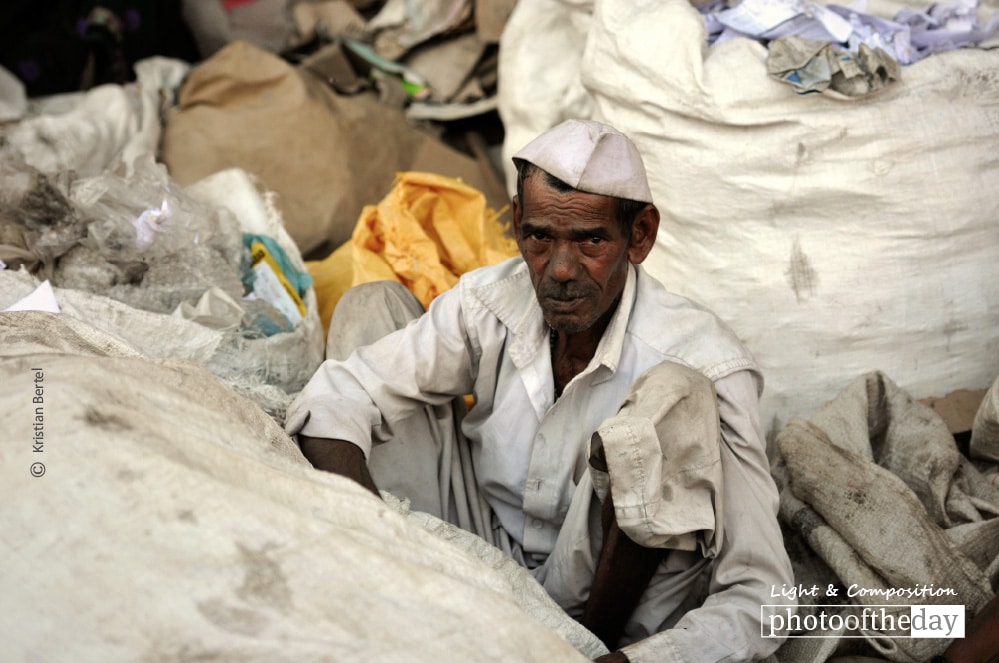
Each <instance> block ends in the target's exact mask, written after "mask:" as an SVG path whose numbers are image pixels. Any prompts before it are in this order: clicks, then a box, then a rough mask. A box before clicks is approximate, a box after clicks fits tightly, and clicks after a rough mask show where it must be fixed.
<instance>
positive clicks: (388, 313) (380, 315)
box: [326, 281, 425, 360]
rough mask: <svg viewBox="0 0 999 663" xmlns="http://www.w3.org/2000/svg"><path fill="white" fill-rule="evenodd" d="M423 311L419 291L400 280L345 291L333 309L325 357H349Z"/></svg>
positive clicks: (375, 283) (399, 327) (370, 284)
mask: <svg viewBox="0 0 999 663" xmlns="http://www.w3.org/2000/svg"><path fill="white" fill-rule="evenodd" d="M424 311H425V310H424V308H423V304H421V303H420V300H419V299H417V298H416V295H414V294H413V293H412V292H410V291H409V290H408V289H407V288H406V286H404V285H402V284H401V283H399V282H397V281H374V282H371V283H362V284H360V285H356V286H354V287H353V288H351V289H350V290H348V291H347V292H345V293H344V294H343V296H342V297H341V298H340V301H339V302H337V305H336V309H334V311H333V317H332V318H331V319H330V331H329V336H328V337H327V338H326V357H327V358H328V359H337V360H343V359H346V358H347V357H348V356H350V353H352V352H353V351H354V350H356V349H357V348H359V347H363V346H365V345H370V344H371V343H374V342H375V341H377V340H378V339H380V338H382V337H383V336H387V335H388V334H391V333H392V332H394V331H395V330H397V329H402V328H403V327H405V326H406V324H407V323H409V321H411V320H415V319H416V318H418V317H420V316H421V315H423V313H424Z"/></svg>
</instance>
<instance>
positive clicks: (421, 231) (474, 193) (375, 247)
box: [307, 172, 518, 332]
mask: <svg viewBox="0 0 999 663" xmlns="http://www.w3.org/2000/svg"><path fill="white" fill-rule="evenodd" d="M517 252H518V251H517V244H516V242H515V241H514V240H513V239H512V238H511V237H509V236H508V235H507V233H506V232H505V229H504V227H503V225H502V224H501V223H500V222H499V219H498V214H497V213H496V212H494V211H493V210H491V209H488V208H487V207H486V203H485V197H484V196H483V195H482V193H481V192H479V191H478V190H476V189H474V188H472V187H470V186H468V185H466V184H464V183H463V182H461V181H460V180H457V179H454V178H450V177H444V176H442V175H435V174H433V173H421V172H405V173H399V174H398V175H397V177H396V181H395V184H394V185H393V187H392V190H391V191H389V193H388V195H387V196H385V198H383V199H382V201H381V202H380V203H378V205H368V206H366V207H365V208H364V210H363V211H362V212H361V216H360V218H359V219H358V221H357V225H356V226H355V227H354V233H353V235H352V237H351V240H350V241H349V242H347V243H345V244H343V245H342V246H341V247H340V248H339V249H337V250H336V251H334V252H333V253H332V254H331V255H330V256H329V257H327V258H326V259H324V260H321V261H314V262H309V263H307V267H308V268H309V272H310V273H311V274H312V277H313V280H314V281H315V289H316V296H317V298H318V300H319V315H320V317H321V319H322V321H323V325H324V326H325V327H326V330H327V332H329V321H330V316H332V315H333V309H334V308H336V303H337V301H339V299H340V297H341V296H342V295H343V293H344V292H346V291H347V290H348V289H349V288H351V287H353V286H355V285H359V284H361V283H368V282H371V281H380V280H395V281H399V282H400V283H402V284H403V285H405V286H406V287H407V288H409V290H411V291H412V292H413V294H415V295H416V297H417V298H418V299H419V300H420V301H421V302H422V303H423V305H424V306H430V302H431V301H433V299H434V298H435V297H436V296H437V295H439V294H441V293H442V292H444V291H446V290H448V289H449V288H451V287H452V286H454V284H455V283H457V282H458V277H460V276H461V275H462V274H464V273H465V272H467V271H470V270H473V269H476V268H478V267H484V266H486V265H494V264H496V263H499V262H502V261H503V260H506V259H507V258H511V257H513V256H515V255H517Z"/></svg>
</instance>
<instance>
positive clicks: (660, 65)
mask: <svg viewBox="0 0 999 663" xmlns="http://www.w3.org/2000/svg"><path fill="white" fill-rule="evenodd" d="M889 15H890V14H889ZM500 54H501V61H500V81H501V86H500V112H501V116H502V118H503V121H504V126H505V128H506V130H507V133H506V142H505V144H504V155H505V156H506V157H509V156H510V155H511V154H513V153H514V151H516V150H517V149H519V148H520V147H522V146H523V145H524V144H526V143H527V141H528V140H530V139H531V138H533V137H534V136H535V135H536V134H537V133H539V132H540V131H543V130H545V129H547V128H549V127H550V126H552V125H553V124H554V123H556V122H557V121H558V120H560V119H562V118H563V117H566V116H579V117H590V118H592V119H596V120H601V121H605V122H608V123H609V124H611V125H614V126H616V127H617V128H619V129H621V130H622V131H624V132H625V133H627V134H628V135H630V136H631V137H632V138H633V139H634V140H635V142H636V144H637V145H638V148H639V150H640V151H641V152H642V155H643V157H644V159H645V162H646V166H647V169H648V172H649V176H650V184H651V186H652V192H653V196H654V198H655V201H656V203H657V205H658V206H659V208H660V210H661V211H662V216H663V222H662V225H661V227H660V232H659V236H658V239H657V242H656V245H655V248H654V249H653V252H652V254H651V255H650V256H649V258H648V259H647V260H646V262H645V266H646V268H647V269H648V271H649V272H650V273H651V274H652V275H653V276H655V277H656V278H658V279H659V280H660V281H662V282H663V283H664V284H665V286H666V287H667V288H668V289H670V290H673V291H676V292H678V293H680V294H683V295H686V296H689V297H691V298H692V299H694V300H696V301H698V302H700V303H701V304H703V305H705V306H707V307H708V308H710V309H712V310H713V311H715V312H716V313H717V314H718V315H720V316H721V317H722V318H723V319H725V320H726V321H727V322H728V323H729V324H730V325H731V326H732V327H733V328H734V330H735V331H736V333H737V334H738V335H739V336H740V337H741V339H742V340H743V341H744V342H745V343H746V345H747V346H748V347H749V349H750V350H751V351H752V352H753V353H754V354H755V356H756V358H757V360H758V362H759V364H760V365H761V368H762V370H763V373H764V375H765V377H766V380H767V387H766V390H765V393H764V398H763V401H762V403H761V409H762V413H763V416H764V420H765V421H767V423H768V425H769V427H770V429H771V431H772V432H776V431H778V430H780V428H781V425H782V422H786V421H788V420H789V419H790V418H791V417H793V416H801V415H805V414H807V413H809V412H811V411H813V410H814V409H816V408H817V407H819V406H820V405H821V404H823V403H824V402H826V401H827V400H829V399H830V398H832V397H833V396H834V395H835V393H836V391H837V390H838V388H839V386H840V385H842V384H843V383H844V382H845V381H847V380H850V379H852V378H853V376H855V375H857V374H860V373H864V372H867V371H870V370H875V369H879V370H883V371H885V372H886V373H888V374H890V375H892V377H893V379H895V380H896V381H897V382H898V383H899V384H900V385H902V386H903V387H904V388H905V389H906V390H908V391H909V392H910V393H912V394H913V395H914V396H915V397H917V398H923V397H926V396H932V395H940V394H945V393H947V392H949V391H952V390H954V389H958V388H968V389H977V388H984V387H987V386H988V385H989V384H990V383H991V381H992V380H993V379H994V377H995V375H996V374H997V373H999V290H997V289H996V288H992V287H988V284H992V283H995V282H996V279H997V277H999V273H997V269H999V267H997V266H999V226H997V225H996V223H995V219H996V217H997V214H999V198H997V197H996V196H995V195H994V193H993V192H994V191H995V190H997V188H999V161H997V160H996V159H995V154H996V151H997V149H999V138H997V133H996V131H995V127H996V118H997V117H999V92H997V90H999V87H997V86H996V85H995V84H994V80H995V71H996V68H997V66H999V51H985V50H979V49H964V50H958V51H952V52H947V53H941V54H938V55H934V56H932V57H929V58H926V59H925V60H922V61H920V62H918V63H916V64H914V65H912V66H909V67H906V68H904V69H903V70H902V78H901V81H899V82H896V83H893V84H891V85H889V86H887V87H886V88H885V89H884V90H883V91H881V92H879V93H875V94H871V95H868V96H865V97H861V98H856V99H844V98H842V97H837V96H833V95H830V94H825V93H824V94H814V95H809V96H797V95H795V94H794V92H793V90H791V88H790V87H788V86H786V85H784V84H782V83H779V82H777V81H775V80H773V79H770V78H768V76H767V73H766V55H767V51H766V48H765V47H764V46H762V45H761V44H759V43H757V42H755V41H751V40H748V39H734V40H731V41H728V42H725V43H723V44H718V45H716V46H714V47H712V48H711V49H708V48H707V47H706V39H705V28H704V23H703V19H702V17H701V16H700V15H699V13H698V12H697V11H696V10H695V9H694V8H693V7H692V6H691V5H690V4H689V3H688V2H686V0H665V1H662V2H660V1H658V0H656V1H651V0H644V1H640V2H633V1H631V0H598V1H596V2H568V1H564V2H559V1H557V0H543V1H541V2H537V3H518V5H517V7H516V9H515V11H514V13H513V15H512V16H511V18H510V22H509V24H508V29H507V30H506V31H505V33H504V39H503V42H502V44H501V51H500ZM539 72H541V73H540V75H539ZM507 184H508V188H512V184H513V179H512V176H511V177H508V180H507Z"/></svg>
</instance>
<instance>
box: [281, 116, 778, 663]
mask: <svg viewBox="0 0 999 663" xmlns="http://www.w3.org/2000/svg"><path fill="white" fill-rule="evenodd" d="M514 161H515V163H516V165H517V169H518V179H517V195H516V197H515V198H514V200H513V224H514V232H515V233H516V238H517V243H518V246H519V248H520V252H521V255H522V257H520V258H515V259H512V260H509V261H507V262H505V263H502V264H500V265H497V266H494V267H487V268H483V269H479V270H476V271H473V272H470V273H468V274H465V275H464V276H463V277H462V278H461V280H460V281H459V283H458V284H457V285H456V286H455V287H454V288H453V289H452V290H450V291H448V292H446V293H444V294H442V295H441V296H440V297H438V298H437V299H436V300H435V301H434V303H433V304H432V305H431V306H430V310H429V311H428V312H426V313H423V311H422V308H421V307H420V305H419V303H418V302H417V301H416V299H415V297H412V295H410V294H409V293H408V291H406V290H405V289H404V288H402V287H401V286H399V287H396V286H398V284H390V285H386V284H369V285H368V286H362V287H360V288H355V289H353V290H352V291H350V292H348V294H347V296H346V297H345V298H344V299H343V300H341V303H340V304H339V306H338V307H337V311H336V314H335V315H334V319H333V321H332V324H331V329H330V339H329V343H330V345H329V348H328V356H329V357H332V359H328V360H327V361H326V363H324V364H323V366H322V367H321V368H320V370H319V371H318V372H317V374H316V375H315V377H314V378H313V379H312V381H311V382H310V383H309V385H308V386H307V387H306V389H305V390H304V391H303V393H302V394H301V396H300V397H299V398H298V399H297V400H296V402H295V403H294V404H293V406H292V407H291V408H290V409H289V413H288V423H287V429H288V432H289V433H291V434H296V435H297V436H298V440H299V444H300V445H301V449H302V451H303V453H304V454H305V456H306V457H307V458H308V459H309V460H310V462H312V463H313V465H315V466H316V467H317V468H320V469H324V470H328V471H332V472H337V473H340V474H343V475H346V476H349V477H352V478H354V479H355V480H357V481H359V482H360V483H362V484H363V485H365V486H367V487H368V488H370V489H371V490H373V491H375V492H376V493H377V489H376V485H377V486H378V487H380V488H384V489H386V490H388V491H389V492H393V493H396V494H399V495H400V496H404V497H407V498H409V499H410V500H411V501H412V505H413V508H416V509H420V510H426V511H429V512H431V513H434V514H435V515H437V516H439V517H441V518H444V519H446V520H449V521H451V522H454V523H456V524H459V525H460V526H462V527H464V528H466V529H469V530H471V531H474V532H476V533H477V534H479V535H480V536H483V537H484V538H486V539H487V540H489V541H491V542H492V543H494V544H495V545H497V546H499V547H500V548H502V549H503V550H505V551H506V552H508V553H509V554H510V555H512V556H513V557H514V558H515V559H517V560H518V561H519V562H520V563H521V564H523V565H524V566H526V567H527V568H528V569H530V570H531V571H532V573H533V574H534V576H535V577H536V578H537V579H538V581H539V582H540V583H541V584H542V585H543V586H544V588H545V589H546V591H548V593H549V594H550V595H551V596H552V597H553V598H554V599H555V600H556V602H557V603H559V605H561V606H562V607H563V608H564V609H565V610H566V611H567V612H568V613H569V614H570V615H572V616H574V617H576V618H577V619H579V620H580V621H581V622H582V623H583V624H584V625H585V626H587V627H589V628H590V629H591V630H592V631H593V632H594V633H596V634H597V635H598V636H599V637H600V638H601V639H602V640H603V641H604V642H605V643H606V644H607V645H608V647H609V649H610V650H612V653H610V654H608V655H607V656H604V657H602V660H606V661H629V660H630V661H634V662H636V663H637V662H638V661H653V660H655V661H662V660H676V661H722V660H724V661H742V660H752V659H754V658H759V657H763V656H765V655H767V654H768V653H770V652H772V651H773V650H774V649H776V647H777V645H778V644H779V642H780V641H779V638H778V639H771V638H764V637H762V636H761V620H763V619H766V615H767V614H768V613H767V612H765V611H762V612H761V610H763V609H762V607H761V606H762V605H764V604H767V603H775V602H777V603H786V602H787V601H786V599H781V600H775V599H773V598H772V593H773V589H774V588H776V589H778V590H780V589H782V588H783V586H785V585H790V584H791V582H792V576H791V568H790V563H789V561H788V558H787V555H786V553H785V551H784V547H783V542H782V538H781V534H780V530H779V527H778V525H777V520H776V510H777V490H776V488H775V485H774V483H773V481H772V479H771V478H770V474H769V471H768V463H767V460H766V456H765V453H764V443H763V439H762V430H761V425H760V421H759V415H758V398H759V392H760V390H761V387H762V379H761V377H760V375H759V373H758V372H757V369H756V366H755V364H754V362H753V359H752V357H751V356H750V354H749V353H748V352H747V351H746V350H745V349H744V348H743V347H742V345H741V344H740V343H739V341H738V340H737V338H736V337H735V335H734V334H733V333H732V332H731V331H730V330H729V329H728V328H727V327H725V326H724V325H723V324H722V323H721V322H720V321H719V320H718V319H717V318H716V317H715V316H714V315H713V314H711V313H710V312H708V311H706V310H704V309H702V308H699V307H697V306H696V305H694V304H692V303H691V302H689V301H687V300H686V299H683V298H682V297H679V296H677V295H673V294H670V293H669V292H667V291H666V290H665V289H664V288H663V287H662V286H661V285H660V284H659V283H658V282H656V281H655V280H654V279H652V278H650V277H649V276H648V275H647V274H646V273H645V271H644V270H643V269H642V268H641V266H640V263H641V262H642V261H643V260H644V259H645V258H646V256H648V254H649V251H650V250H651V249H652V246H653V244H654V242H655V238H656V233H657V230H658V228H659V212H658V210H657V209H656V207H655V206H654V205H653V202H652V195H651V192H650V190H649V185H648V182H647V179H646V174H645V167H644V164H643V163H642V159H641V156H640V155H639V153H638V150H637V149H636V148H635V146H634V144H633V143H632V142H631V141H630V140H629V139H628V138H627V137H626V136H624V135H623V134H621V133H620V132H618V131H616V130H614V129H613V128H611V127H608V126H606V125H603V124H599V123H596V122H589V121H579V120H569V121H567V122H564V123H562V124H560V125H559V126H557V127H555V128H553V129H551V130H550V131H548V132H546V133H544V134H542V135H541V136H539V137H538V138H536V139H535V140H534V141H532V142H531V143H530V144H529V145H527V146H526V147H525V148H524V149H523V150H521V151H520V152H519V153H518V154H517V155H516V156H515V157H514ZM466 395H469V396H471V398H472V401H473V405H472V407H471V408H470V409H466V407H465V400H464V399H463V398H462V397H463V396H466ZM369 467H370V472H369ZM703 594H707V598H706V599H704V600H703V601H702V602H700V603H699V598H698V597H699V596H700V597H701V598H703ZM766 634H767V635H770V632H769V630H768V631H767V633H766ZM780 635H783V634H780ZM618 647H620V649H616V648H618ZM615 649H616V650H615Z"/></svg>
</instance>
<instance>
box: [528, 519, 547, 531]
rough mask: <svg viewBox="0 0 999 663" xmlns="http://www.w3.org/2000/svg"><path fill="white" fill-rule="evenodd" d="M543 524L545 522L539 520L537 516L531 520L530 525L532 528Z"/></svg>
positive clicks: (537, 527)
mask: <svg viewBox="0 0 999 663" xmlns="http://www.w3.org/2000/svg"><path fill="white" fill-rule="evenodd" d="M544 526H545V524H544V523H543V522H541V521H540V520H538V519H537V518H535V519H534V520H532V521H531V527H533V528H534V529H541V528H542V527H544Z"/></svg>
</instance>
